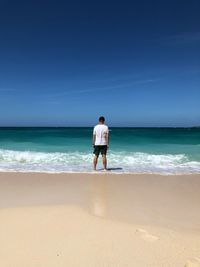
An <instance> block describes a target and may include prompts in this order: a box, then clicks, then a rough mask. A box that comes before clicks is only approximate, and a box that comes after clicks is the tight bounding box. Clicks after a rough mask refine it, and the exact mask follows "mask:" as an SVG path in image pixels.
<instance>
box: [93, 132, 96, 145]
mask: <svg viewBox="0 0 200 267" xmlns="http://www.w3.org/2000/svg"><path fill="white" fill-rule="evenodd" d="M95 141H96V134H93V137H92V145H93V146H94V145H95Z"/></svg>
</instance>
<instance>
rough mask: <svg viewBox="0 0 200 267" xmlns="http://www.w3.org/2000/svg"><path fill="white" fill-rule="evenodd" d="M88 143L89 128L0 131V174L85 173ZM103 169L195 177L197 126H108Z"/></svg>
mask: <svg viewBox="0 0 200 267" xmlns="http://www.w3.org/2000/svg"><path fill="white" fill-rule="evenodd" d="M91 143H92V128H0V170H1V171H5V170H6V171H40V172H76V171H81V172H90V171H92V164H91V162H92V157H93V155H92V152H93V149H92V146H91ZM101 167H102V166H101V162H99V169H100V168H101ZM108 167H109V168H110V170H111V171H112V172H131V173H164V174H172V173H173V174H179V173H200V128H110V149H109V151H108Z"/></svg>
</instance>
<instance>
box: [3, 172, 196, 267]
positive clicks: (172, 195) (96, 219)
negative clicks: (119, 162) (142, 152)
mask: <svg viewBox="0 0 200 267" xmlns="http://www.w3.org/2000/svg"><path fill="white" fill-rule="evenodd" d="M95 174H97V175H95ZM98 174H101V175H98ZM163 178H166V176H165V175H164V176H163V175H154V174H120V175H116V174H115V173H107V172H106V173H105V172H104V173H89V174H86V173H59V174H55V173H51V174H50V173H35V172H34V173H21V172H17V173H16V172H12V173H11V172H4V173H3V172H0V245H1V251H0V265H2V266H4V267H10V266H15V267H26V266H29V267H35V266H37V267H43V266H49V267H55V266H60V267H65V266H72V267H79V266H84V267H88V266H95V267H103V266H111V267H116V266H117V267H124V266H126V267H132V266H139V267H146V266H149V267H160V266H166V267H174V266H176V267H179V266H180V267H199V266H200V260H199V258H200V212H199V210H200V175H198V174H194V175H193V174H192V175H169V176H167V179H163Z"/></svg>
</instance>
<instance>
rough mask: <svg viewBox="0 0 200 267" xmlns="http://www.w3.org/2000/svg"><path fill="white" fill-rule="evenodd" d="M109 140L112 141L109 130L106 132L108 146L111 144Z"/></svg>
mask: <svg viewBox="0 0 200 267" xmlns="http://www.w3.org/2000/svg"><path fill="white" fill-rule="evenodd" d="M109 141H110V137H109V131H108V132H107V133H106V144H107V146H109Z"/></svg>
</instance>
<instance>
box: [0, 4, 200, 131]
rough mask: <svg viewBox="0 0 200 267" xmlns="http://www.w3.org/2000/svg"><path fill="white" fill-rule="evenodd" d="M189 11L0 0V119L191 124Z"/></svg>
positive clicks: (199, 70) (194, 77) (199, 113)
mask: <svg viewBox="0 0 200 267" xmlns="http://www.w3.org/2000/svg"><path fill="white" fill-rule="evenodd" d="M199 10H200V2H199V1H197V0H196V1H194V0H191V1H188V0H187V1H186V0H179V1H178V0H173V1H170V0H168V1H153V0H152V1H147V0H146V1H142V0H141V1H99V2H97V1H60V0H57V1H51V0H48V1H44V0H40V1H39V0H38V1H37V0H34V1H32V0H29V1H20V0H19V1H9V0H6V1H0V126H93V125H94V124H95V123H96V120H97V118H98V117H99V116H100V115H104V116H105V117H106V119H107V123H108V124H109V125H111V126H148V127H149V126H192V125H200V108H199V106H200V105H199V99H200V16H199Z"/></svg>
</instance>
